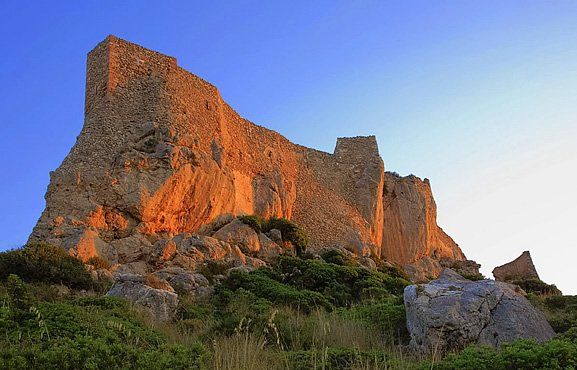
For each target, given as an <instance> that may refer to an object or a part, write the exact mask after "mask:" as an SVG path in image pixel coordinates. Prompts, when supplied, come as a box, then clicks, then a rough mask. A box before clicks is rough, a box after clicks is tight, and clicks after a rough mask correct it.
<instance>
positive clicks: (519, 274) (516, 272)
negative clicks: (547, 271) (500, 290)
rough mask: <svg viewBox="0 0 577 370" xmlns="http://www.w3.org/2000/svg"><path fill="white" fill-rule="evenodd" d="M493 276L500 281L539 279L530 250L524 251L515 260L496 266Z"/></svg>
mask: <svg viewBox="0 0 577 370" xmlns="http://www.w3.org/2000/svg"><path fill="white" fill-rule="evenodd" d="M493 276H494V277H495V280H498V281H513V280H525V279H539V275H538V274H537V270H536V269H535V265H534V264H533V259H532V258H531V253H529V251H525V252H523V253H522V254H521V255H520V256H519V257H517V258H516V259H515V260H513V261H511V262H509V263H506V264H504V265H503V266H499V267H495V269H494V270H493Z"/></svg>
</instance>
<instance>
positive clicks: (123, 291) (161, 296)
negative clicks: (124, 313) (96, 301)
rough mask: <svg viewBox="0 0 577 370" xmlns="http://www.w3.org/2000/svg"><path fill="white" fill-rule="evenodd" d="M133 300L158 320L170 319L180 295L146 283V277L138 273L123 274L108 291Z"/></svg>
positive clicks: (116, 295)
mask: <svg viewBox="0 0 577 370" xmlns="http://www.w3.org/2000/svg"><path fill="white" fill-rule="evenodd" d="M106 295H108V296H111V297H119V298H123V299H126V300H128V301H131V302H133V303H134V304H135V305H136V306H138V307H141V308H144V309H145V310H147V311H148V312H149V313H150V314H151V316H152V317H153V318H154V319H155V320H158V321H161V322H164V321H170V320H171V319H172V318H173V317H174V315H175V313H176V308H177V306H178V295H176V294H175V293H173V292H169V291H166V290H162V289H155V288H152V287H150V286H147V285H145V278H144V277H142V276H137V275H129V274H126V275H121V276H119V278H118V280H117V281H116V282H115V283H114V285H113V286H112V288H110V290H109V291H108V293H106Z"/></svg>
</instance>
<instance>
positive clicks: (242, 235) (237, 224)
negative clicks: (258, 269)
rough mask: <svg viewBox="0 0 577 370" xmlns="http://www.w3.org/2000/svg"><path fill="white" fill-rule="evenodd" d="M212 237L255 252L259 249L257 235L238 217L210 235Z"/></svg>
mask: <svg viewBox="0 0 577 370" xmlns="http://www.w3.org/2000/svg"><path fill="white" fill-rule="evenodd" d="M212 236H213V237H214V238H216V239H219V240H222V241H224V242H227V243H229V244H233V245H238V246H240V247H241V250H242V249H245V250H246V251H248V252H253V253H257V252H258V251H260V240H259V236H258V234H257V233H256V231H254V229H253V228H252V227H250V226H248V225H247V224H245V223H243V222H242V221H241V220H239V219H235V220H233V221H232V222H231V223H229V224H227V225H225V226H223V227H222V228H221V229H219V230H218V231H217V232H215V233H214V234H213V235H212Z"/></svg>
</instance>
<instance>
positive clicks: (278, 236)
mask: <svg viewBox="0 0 577 370" xmlns="http://www.w3.org/2000/svg"><path fill="white" fill-rule="evenodd" d="M266 236H268V237H269V238H270V239H271V240H272V241H273V242H275V243H282V233H281V231H280V230H277V229H271V230H270V231H269V232H268V233H266Z"/></svg>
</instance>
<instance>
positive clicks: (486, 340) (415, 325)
mask: <svg viewBox="0 0 577 370" xmlns="http://www.w3.org/2000/svg"><path fill="white" fill-rule="evenodd" d="M404 299H405V307H406V310H407V328H408V329H409V332H410V334H411V342H410V346H411V347H412V348H413V349H415V350H416V351H418V352H420V353H431V351H432V350H433V349H438V350H439V351H440V352H441V353H444V352H447V351H452V350H459V349H462V348H464V347H465V346H467V345H470V344H477V345H489V346H493V347H497V346H499V345H501V344H503V343H506V342H511V341H514V340H516V339H521V338H529V339H535V340H537V341H540V342H543V341H546V340H548V339H551V338H552V337H553V336H554V335H555V333H554V332H553V329H552V328H551V326H550V325H549V323H548V322H547V320H546V319H545V317H544V315H543V314H542V313H541V312H539V311H538V310H536V309H535V308H534V307H533V306H532V305H531V304H530V303H529V301H527V299H526V298H525V297H523V296H522V295H521V294H519V293H517V292H516V291H515V288H514V286H512V285H510V284H507V283H502V282H497V281H493V280H480V281H470V280H467V279H465V278H463V277H462V276H461V275H459V274H457V273H456V272H454V271H453V270H450V269H445V270H443V273H442V274H441V276H440V277H439V279H437V280H434V281H431V282H430V283H428V284H422V285H410V286H408V287H406V288H405V293H404Z"/></svg>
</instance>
